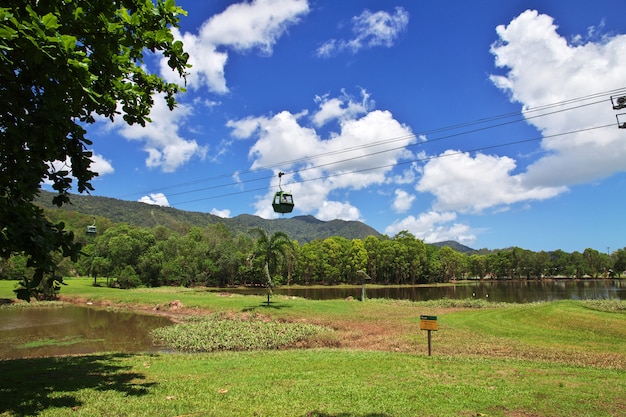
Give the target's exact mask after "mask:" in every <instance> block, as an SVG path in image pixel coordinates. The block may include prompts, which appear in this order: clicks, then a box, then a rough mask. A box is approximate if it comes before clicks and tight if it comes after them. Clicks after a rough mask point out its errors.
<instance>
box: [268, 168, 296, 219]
mask: <svg viewBox="0 0 626 417" xmlns="http://www.w3.org/2000/svg"><path fill="white" fill-rule="evenodd" d="M283 175H285V173H284V172H279V173H278V188H280V191H278V192H277V193H276V194H274V200H273V201H272V208H273V209H274V211H275V212H276V213H281V214H285V213H291V211H292V210H293V195H291V193H287V192H285V191H283V188H282V187H281V185H280V179H281V177H282V176H283Z"/></svg>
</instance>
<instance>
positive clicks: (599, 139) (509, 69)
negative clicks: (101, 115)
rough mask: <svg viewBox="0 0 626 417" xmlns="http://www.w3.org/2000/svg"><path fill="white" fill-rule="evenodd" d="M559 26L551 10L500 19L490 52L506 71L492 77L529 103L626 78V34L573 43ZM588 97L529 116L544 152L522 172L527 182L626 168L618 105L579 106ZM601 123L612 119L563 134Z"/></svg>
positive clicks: (557, 182) (561, 182)
mask: <svg viewBox="0 0 626 417" xmlns="http://www.w3.org/2000/svg"><path fill="white" fill-rule="evenodd" d="M557 29H558V27H557V26H556V25H555V24H554V20H553V19H552V17H550V16H547V15H544V14H540V13H538V12H537V11H535V10H527V11H525V12H524V13H522V14H520V15H519V16H518V17H517V18H515V19H513V21H511V23H510V24H509V25H506V26H505V25H502V26H498V27H497V29H496V32H497V34H498V36H499V38H500V39H499V41H498V42H496V43H494V44H493V45H492V47H491V52H492V54H493V55H494V56H495V58H496V61H495V62H496V66H497V67H500V68H503V69H504V70H505V74H504V75H492V76H491V80H492V81H493V83H494V84H495V85H496V86H497V87H498V88H500V89H501V90H503V91H504V92H506V93H508V94H509V95H510V96H511V98H512V100H514V101H517V102H519V103H521V104H522V106H523V108H524V109H525V110H532V109H536V108H541V106H544V105H546V104H550V103H560V102H564V101H566V100H571V99H574V98H577V97H585V96H592V95H597V94H598V93H602V92H606V91H612V90H614V89H616V88H622V87H624V85H626V72H625V71H624V68H626V35H617V36H613V37H609V36H603V37H602V38H601V40H599V41H596V42H593V41H588V42H587V43H581V38H580V37H575V39H576V40H577V42H576V44H574V45H573V44H570V43H568V42H567V40H566V38H564V37H563V36H561V35H559V33H558V31H557ZM607 98H608V97H607ZM595 100H596V101H598V100H597V98H595ZM590 102H591V100H579V101H576V103H575V104H574V105H571V106H570V108H569V109H568V107H567V106H566V105H565V106H563V108H564V109H567V111H563V112H561V113H558V114H554V115H550V116H545V117H533V118H528V122H529V123H530V124H532V125H534V126H535V127H536V128H537V129H538V130H539V131H541V132H542V133H543V134H544V139H543V140H542V142H541V148H542V149H543V150H544V151H545V155H544V156H543V157H542V158H539V159H538V160H536V161H535V162H534V163H532V164H531V165H530V166H529V167H528V168H527V171H526V172H525V173H524V174H522V175H520V181H521V182H522V184H523V185H524V186H525V187H538V186H539V187H541V186H569V185H574V184H581V183H588V182H591V181H596V180H598V179H601V178H605V177H608V176H610V175H613V174H615V173H617V172H623V171H625V170H626V142H625V141H624V140H623V139H624V138H623V135H622V134H621V133H622V132H621V131H618V129H615V126H614V122H615V114H614V113H615V112H614V111H613V110H612V108H611V106H610V105H607V103H606V102H602V103H599V104H596V105H589V106H581V105H582V104H588V103H590ZM551 110H552V111H553V110H554V109H551ZM527 114H529V115H533V116H537V114H541V112H540V111H539V112H532V113H530V112H529V113H527ZM603 125H611V126H609V127H608V128H605V129H596V130H586V131H581V132H579V133H572V134H569V135H559V134H560V133H563V132H576V131H578V130H583V129H589V128H591V127H596V126H603Z"/></svg>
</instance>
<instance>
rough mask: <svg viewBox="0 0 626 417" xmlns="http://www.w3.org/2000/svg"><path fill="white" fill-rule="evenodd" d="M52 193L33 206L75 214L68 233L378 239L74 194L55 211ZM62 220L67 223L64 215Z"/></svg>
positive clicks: (307, 221)
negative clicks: (158, 229)
mask: <svg viewBox="0 0 626 417" xmlns="http://www.w3.org/2000/svg"><path fill="white" fill-rule="evenodd" d="M52 196H53V193H50V192H47V191H41V194H40V195H39V197H38V198H37V200H36V202H37V204H39V205H40V206H41V207H43V208H44V209H46V210H47V211H48V213H49V215H50V217H51V218H52V219H53V220H55V217H57V216H55V215H54V213H55V211H57V210H64V211H70V212H74V213H77V214H75V215H73V216H72V221H67V220H66V222H67V223H68V228H69V229H70V230H72V229H73V230H75V231H76V230H77V229H81V230H82V229H83V228H86V227H87V225H88V224H91V223H92V222H93V221H94V220H95V221H96V224H97V225H98V229H99V232H102V231H104V229H106V228H107V227H109V226H111V225H112V224H115V223H127V224H129V225H132V226H141V227H154V226H158V225H162V226H165V227H167V228H170V229H173V230H176V231H179V232H184V231H186V230H188V229H189V228H190V227H193V226H199V227H205V226H207V225H209V224H214V223H223V224H225V225H226V226H227V227H228V228H229V229H230V230H231V231H233V232H235V233H237V232H244V233H246V232H247V231H248V230H249V229H250V228H252V227H261V228H264V229H266V230H268V231H272V232H274V231H279V230H280V231H283V232H285V233H287V234H288V235H289V237H291V238H292V239H294V240H297V241H298V242H299V243H301V244H302V243H306V242H310V241H312V240H314V239H325V238H327V237H330V236H342V237H345V238H347V239H364V238H366V237H367V236H372V235H373V236H380V233H379V232H377V231H376V230H375V229H374V228H372V227H370V226H368V225H366V224H364V223H362V222H358V221H345V220H331V221H322V220H319V219H316V218H315V217H313V216H310V215H309V216H295V217H284V218H279V219H274V220H267V219H263V218H261V217H259V216H253V215H250V214H241V215H239V216H236V217H233V218H222V217H218V216H214V215H212V214H209V213H200V212H193V211H184V210H179V209H176V208H173V207H160V206H155V205H150V204H146V203H141V202H136V201H125V200H118V199H114V198H108V197H95V196H86V195H77V194H74V195H72V196H71V201H72V204H71V205H66V206H63V207H62V208H57V207H56V206H54V205H53V204H52V203H51V201H52ZM64 214H65V216H63V217H64V218H65V219H67V214H68V213H64Z"/></svg>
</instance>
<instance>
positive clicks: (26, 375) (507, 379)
mask: <svg viewBox="0 0 626 417" xmlns="http://www.w3.org/2000/svg"><path fill="white" fill-rule="evenodd" d="M69 284H70V285H68V286H67V287H66V288H65V291H64V296H63V297H64V299H65V302H72V303H80V304H87V303H89V304H92V305H93V306H94V307H95V306H100V307H105V306H106V307H107V308H116V309H120V308H121V309H132V310H141V311H144V312H145V311H150V312H152V313H153V314H166V315H169V316H171V317H174V318H175V319H176V320H177V321H178V322H180V323H181V324H185V323H194V322H202V321H203V320H207V321H210V320H214V319H215V318H219V320H230V319H233V320H234V321H235V323H234V324H233V326H238V325H239V324H238V323H236V322H237V321H245V320H247V318H250V319H251V320H254V321H257V323H256V325H259V327H261V328H262V326H263V324H264V323H265V324H268V326H267V327H266V328H265V329H266V331H267V332H268V333H269V332H270V331H271V328H272V327H271V326H273V324H269V323H279V324H280V323H283V324H289V325H296V326H297V325H307V326H308V325H311V326H316V327H315V329H317V330H319V329H321V331H319V332H312V333H311V334H309V335H308V336H306V337H304V338H302V339H299V341H298V342H292V343H291V344H287V345H285V346H283V347H280V348H276V347H273V348H271V349H265V348H260V347H259V348H255V350H251V349H239V348H235V349H233V350H228V351H217V352H212V353H193V354H185V353H177V352H173V353H159V354H120V353H115V352H111V353H100V354H93V355H86V356H81V357H72V358H63V357H61V358H31V359H23V360H12V361H2V362H0V363H1V366H2V369H3V378H2V380H1V381H0V391H1V392H2V393H3V396H2V400H1V401H0V415H4V416H17V415H34V414H38V415H43V416H61V415H68V414H72V415H79V416H80V415H85V416H87V415H128V416H148V415H150V416H152V415H169V416H218V417H219V416H232V415H246V416H297V417H305V416H306V417H339V416H341V417H365V416H368V417H371V416H382V417H401V416H409V415H425V416H428V415H433V416H467V417H469V416H490V417H491V416H495V417H565V416H568V417H569V416H572V415H576V416H607V417H608V416H621V415H623V414H624V411H625V410H626V398H625V397H624V395H623V393H624V392H626V378H624V375H625V372H626V345H625V344H624V343H623V342H624V340H626V326H624V323H626V302H625V301H623V300H601V301H559V302H547V303H532V304H503V303H497V304H489V303H484V302H483V301H481V300H468V304H465V305H463V304H461V301H463V300H461V301H454V300H441V301H430V302H409V301H406V300H405V301H394V300H367V301H366V302H358V301H353V300H324V301H314V300H306V299H301V298H294V297H285V296H275V299H274V300H273V302H272V304H271V306H269V307H268V306H266V304H265V298H264V297H262V296H243V295H236V294H225V293H219V292H217V293H213V292H206V291H203V290H202V289H193V288H184V287H161V288H141V289H131V290H120V289H115V288H109V287H105V286H103V287H94V286H93V285H92V280H91V279H88V278H80V279H70V280H69ZM13 285H15V282H11V283H9V282H7V281H4V282H0V298H4V297H8V296H10V294H11V291H12V288H13ZM33 303H34V304H38V303H36V302H33ZM24 304H25V303H24ZM420 315H436V316H437V318H438V323H439V330H438V331H436V332H433V333H432V344H433V349H432V350H433V352H432V356H431V357H429V356H428V355H427V337H426V332H424V331H420V330H419V321H420ZM242 319H243V320H242ZM328 329H332V330H328ZM188 331H189V333H190V334H194V333H195V331H194V330H190V329H188ZM245 332H247V330H240V331H237V332H234V333H233V335H234V336H236V334H238V333H239V334H241V335H242V336H243V335H244V334H245ZM278 333H279V332H278ZM196 334H197V333H196ZM205 335H206V334H205ZM205 337H209V336H205ZM216 337H217V336H216ZM242 338H243V337H242ZM243 339H245V338H243ZM250 343H252V342H250ZM42 386H45V387H46V389H45V390H42V389H41V387H42Z"/></svg>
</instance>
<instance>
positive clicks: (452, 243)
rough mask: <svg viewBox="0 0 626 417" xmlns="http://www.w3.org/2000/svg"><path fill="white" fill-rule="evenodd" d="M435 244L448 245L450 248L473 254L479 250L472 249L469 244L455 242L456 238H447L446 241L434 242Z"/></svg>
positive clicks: (439, 246)
mask: <svg viewBox="0 0 626 417" xmlns="http://www.w3.org/2000/svg"><path fill="white" fill-rule="evenodd" d="M433 246H437V247H438V248H441V247H443V246H448V247H449V248H452V249H454V250H455V251H457V252H461V253H465V254H466V255H472V254H474V253H476V252H477V251H476V249H472V248H470V247H468V246H465V245H462V244H460V243H459V242H455V241H454V240H446V241H445V242H437V243H433Z"/></svg>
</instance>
